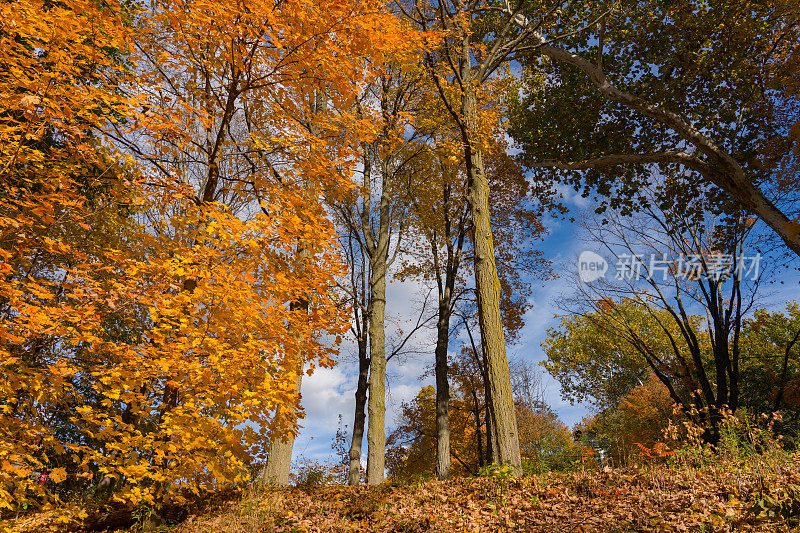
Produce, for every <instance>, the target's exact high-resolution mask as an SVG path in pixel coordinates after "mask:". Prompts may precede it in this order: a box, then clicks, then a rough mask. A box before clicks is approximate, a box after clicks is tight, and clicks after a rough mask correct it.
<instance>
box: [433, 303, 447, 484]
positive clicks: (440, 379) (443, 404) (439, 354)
mask: <svg viewBox="0 0 800 533" xmlns="http://www.w3.org/2000/svg"><path fill="white" fill-rule="evenodd" d="M436 329H437V335H436V477H437V478H438V479H440V480H446V479H450V383H449V382H448V380H447V346H448V344H449V341H450V338H449V337H450V290H449V288H447V289H445V293H444V294H443V295H442V296H440V298H439V321H438V323H437V327H436Z"/></svg>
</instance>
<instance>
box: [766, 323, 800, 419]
mask: <svg viewBox="0 0 800 533" xmlns="http://www.w3.org/2000/svg"><path fill="white" fill-rule="evenodd" d="M798 338H800V331H798V332H797V333H795V335H794V337H792V340H790V341H789V342H787V343H786V349H785V351H784V354H783V364H782V365H781V378H780V385H778V393H777V394H776V395H775V403H774V404H773V406H772V410H773V411H779V410H780V408H781V403H782V402H783V393H784V392H783V391H784V389H785V388H786V377H787V375H788V373H789V353H790V352H791V350H792V347H793V346H794V345H795V343H796V342H797V339H798Z"/></svg>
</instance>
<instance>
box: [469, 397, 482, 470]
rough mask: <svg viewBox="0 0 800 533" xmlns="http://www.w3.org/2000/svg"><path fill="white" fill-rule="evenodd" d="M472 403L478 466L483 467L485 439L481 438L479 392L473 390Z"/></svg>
mask: <svg viewBox="0 0 800 533" xmlns="http://www.w3.org/2000/svg"><path fill="white" fill-rule="evenodd" d="M472 403H473V405H474V409H473V410H472V414H473V415H474V416H475V444H476V446H477V450H476V451H477V452H478V453H477V454H476V456H477V457H478V468H481V467H483V464H484V462H483V439H482V438H481V410H480V408H479V406H478V393H477V392H475V390H473V391H472Z"/></svg>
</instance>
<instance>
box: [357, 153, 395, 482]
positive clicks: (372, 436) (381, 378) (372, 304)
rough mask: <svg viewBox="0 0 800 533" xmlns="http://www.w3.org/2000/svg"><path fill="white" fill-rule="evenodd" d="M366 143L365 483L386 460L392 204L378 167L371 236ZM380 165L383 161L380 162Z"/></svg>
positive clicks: (380, 474)
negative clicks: (374, 226)
mask: <svg viewBox="0 0 800 533" xmlns="http://www.w3.org/2000/svg"><path fill="white" fill-rule="evenodd" d="M369 155H370V154H369V153H368V151H367V149H366V147H365V151H364V188H365V190H366V194H365V198H366V199H365V204H364V210H363V211H362V225H363V229H362V231H363V234H364V237H365V240H366V242H367V254H368V255H369V266H370V273H369V290H370V300H369V308H368V314H369V399H368V404H367V410H368V413H369V427H368V428H367V483H368V484H370V485H377V484H378V483H381V482H382V481H383V478H384V470H385V463H386V331H385V324H384V321H385V320H386V274H387V272H388V259H389V229H390V225H391V206H390V202H389V192H388V190H387V186H388V174H387V171H386V168H385V167H384V168H381V179H382V187H381V199H380V206H379V215H378V231H377V239H375V238H373V237H372V229H371V221H370V217H369V211H368V209H369V205H370V204H371V198H372V195H371V191H372V189H371V182H370V179H371V169H372V165H371V161H370V157H369ZM382 166H383V165H382Z"/></svg>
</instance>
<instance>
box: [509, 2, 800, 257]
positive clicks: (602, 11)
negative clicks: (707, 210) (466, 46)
mask: <svg viewBox="0 0 800 533" xmlns="http://www.w3.org/2000/svg"><path fill="white" fill-rule="evenodd" d="M502 4H503V11H504V12H505V13H514V21H515V22H516V24H517V26H518V27H519V28H527V29H531V30H533V29H534V28H536V30H535V31H533V34H532V35H531V36H530V38H529V45H528V47H527V48H526V52H527V56H526V58H525V59H524V60H523V63H524V64H525V71H526V73H527V74H526V76H525V77H526V78H527V80H529V83H527V84H526V87H525V89H524V91H523V93H524V96H522V97H521V98H520V103H519V106H518V111H517V112H516V113H514V118H513V119H512V127H511V129H510V132H511V135H512V136H513V137H514V138H515V140H517V141H518V142H519V143H520V144H521V145H522V148H523V154H522V155H521V158H522V159H523V160H524V162H525V163H526V165H528V166H529V167H530V168H538V169H548V168H550V169H559V170H560V171H562V172H558V173H553V172H549V173H544V172H542V176H543V177H544V178H545V179H548V178H550V177H551V176H556V177H558V178H559V179H562V180H563V181H565V182H567V183H570V184H573V185H574V186H575V187H576V188H578V189H579V188H582V187H584V186H585V193H586V194H587V195H588V194H589V193H590V192H591V191H592V190H593V191H596V192H597V193H599V194H600V195H603V196H606V197H610V200H609V199H605V200H602V203H601V205H600V207H599V209H603V208H604V207H605V206H606V205H607V204H609V203H610V205H611V206H612V207H616V206H618V205H624V206H625V207H626V209H636V208H637V207H638V206H640V205H642V204H643V200H642V199H641V198H640V195H639V194H638V189H639V187H640V186H641V185H642V184H645V183H649V182H650V180H651V177H652V176H653V174H654V172H655V171H656V170H657V171H658V173H661V174H664V175H669V176H673V177H674V178H675V181H674V184H673V186H672V187H671V188H669V189H668V190H665V191H664V194H663V195H662V196H660V197H659V199H658V202H659V203H660V204H662V205H677V204H685V203H687V202H688V201H689V200H691V198H692V197H693V196H695V194H696V191H697V190H698V188H703V187H707V186H711V188H712V189H713V190H715V191H716V194H717V196H719V197H720V198H719V200H718V201H722V200H724V201H726V202H728V203H730V202H732V203H733V204H735V205H736V206H737V208H740V209H744V210H746V211H747V212H749V213H751V214H753V215H756V216H758V217H759V218H760V219H761V220H763V221H764V223H766V224H767V225H768V226H769V227H770V228H772V230H773V231H774V232H775V233H776V234H777V235H778V236H779V237H780V238H781V239H782V240H783V241H784V243H785V244H786V246H788V248H789V249H791V250H792V251H793V252H794V253H795V254H798V253H800V231H799V229H800V228H798V225H797V222H796V220H795V219H796V215H797V213H796V197H795V196H794V195H793V194H792V190H793V187H792V186H791V185H789V186H787V185H788V181H787V180H791V179H793V178H792V177H791V176H789V175H787V174H786V173H784V172H782V171H781V169H779V168H778V169H775V171H774V172H773V170H771V167H772V168H774V165H773V164H771V163H770V162H769V161H767V160H768V159H769V157H767V158H764V157H761V155H762V154H763V153H764V151H765V150H766V147H767V145H772V147H773V148H777V149H778V150H777V151H778V153H774V154H773V156H774V157H777V160H781V159H782V158H783V156H784V155H785V154H787V151H786V149H788V147H789V146H790V145H791V143H789V144H788V145H787V144H786V143H777V144H776V143H773V142H772V141H773V139H774V138H775V137H776V136H778V137H785V135H784V134H785V133H786V132H785V131H783V130H784V129H785V128H784V123H783V121H782V119H780V118H779V117H780V113H776V108H779V107H782V106H784V105H785V104H790V101H791V99H792V98H794V97H792V96H790V94H789V92H788V91H786V92H783V93H782V94H780V95H778V94H776V93H775V91H776V88H777V87H779V86H780V85H782V84H775V83H774V82H773V81H772V80H774V79H775V73H776V71H777V70H780V69H781V68H782V65H785V61H784V60H785V59H786V58H788V57H792V56H793V55H794V57H796V53H797V43H798V42H800V41H798V34H797V32H798V25H797V20H798V14H797V9H796V5H795V4H794V3H793V2H787V1H785V0H775V1H768V2H761V1H749V0H740V1H734V2H728V1H719V2H717V1H712V2H708V3H698V2H694V1H692V0H686V1H680V2H670V3H658V2H650V1H639V0H631V1H624V2H619V3H615V4H606V3H595V4H585V3H578V2H568V3H567V4H565V5H564V6H561V7H560V8H559V9H558V10H557V11H555V13H554V17H555V20H550V21H549V20H547V19H546V18H543V17H542V16H541V15H540V14H538V13H535V12H530V11H529V10H528V7H527V3H525V2H523V3H520V4H512V3H511V2H508V1H507V0H503V2H502ZM570 19H574V20H575V21H576V22H577V21H580V24H585V27H584V31H581V32H578V33H576V34H571V35H568V36H567V37H566V38H565V39H557V38H556V33H558V31H559V27H563V25H564V24H568V23H569V21H570ZM550 22H552V24H550ZM784 72H785V69H784ZM543 76H544V79H546V80H547V83H544V84H543V83H542V79H543ZM777 90H778V91H780V89H777ZM794 101H795V102H796V99H795V100H794ZM789 107H791V105H790V106H789ZM778 145H780V148H779V147H778Z"/></svg>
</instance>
